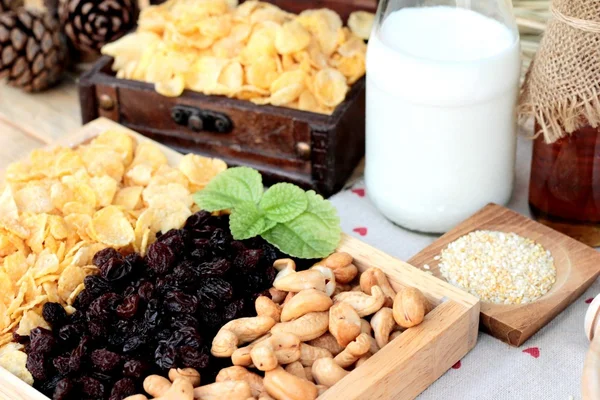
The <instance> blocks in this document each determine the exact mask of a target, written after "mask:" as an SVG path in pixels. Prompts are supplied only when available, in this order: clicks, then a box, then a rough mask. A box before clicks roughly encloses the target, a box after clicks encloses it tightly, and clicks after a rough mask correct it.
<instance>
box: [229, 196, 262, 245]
mask: <svg viewBox="0 0 600 400" xmlns="http://www.w3.org/2000/svg"><path fill="white" fill-rule="evenodd" d="M272 227H273V224H272V223H270V222H269V221H267V219H266V218H265V216H264V214H263V213H262V212H261V211H260V210H259V209H258V207H257V206H256V204H254V203H252V202H245V203H239V204H238V205H237V206H236V207H235V208H234V209H233V211H232V212H231V215H230V216H229V229H230V230H231V234H232V235H233V238H234V239H235V240H245V239H250V238H253V237H255V236H258V235H260V234H261V233H263V232H264V231H266V230H268V229H271V228H272Z"/></svg>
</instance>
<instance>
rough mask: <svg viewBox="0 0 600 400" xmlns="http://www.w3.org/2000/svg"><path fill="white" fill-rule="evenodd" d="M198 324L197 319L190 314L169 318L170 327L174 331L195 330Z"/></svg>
mask: <svg viewBox="0 0 600 400" xmlns="http://www.w3.org/2000/svg"><path fill="white" fill-rule="evenodd" d="M198 324H199V322H198V319H197V318H196V317H194V316H192V315H190V314H180V315H173V316H172V317H171V326H172V327H173V328H175V329H181V328H187V327H191V328H195V327H197V326H198Z"/></svg>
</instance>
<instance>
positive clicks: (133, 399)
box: [123, 394, 148, 400]
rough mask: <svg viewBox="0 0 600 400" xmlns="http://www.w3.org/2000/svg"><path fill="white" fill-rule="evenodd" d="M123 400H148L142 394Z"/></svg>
mask: <svg viewBox="0 0 600 400" xmlns="http://www.w3.org/2000/svg"><path fill="white" fill-rule="evenodd" d="M123 400H148V398H147V397H146V396H144V395H143V394H134V395H133V396H129V397H125V399H123Z"/></svg>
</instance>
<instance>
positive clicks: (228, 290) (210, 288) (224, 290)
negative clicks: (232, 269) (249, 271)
mask: <svg viewBox="0 0 600 400" xmlns="http://www.w3.org/2000/svg"><path fill="white" fill-rule="evenodd" d="M202 284H203V286H202V288H201V289H200V291H201V292H202V293H203V294H204V295H206V296H207V297H211V298H213V299H214V300H216V301H217V302H219V303H225V302H228V301H229V300H231V298H232V297H233V287H232V286H231V284H230V283H229V282H227V281H226V280H224V279H221V278H206V279H205V280H204V281H203V283H202Z"/></svg>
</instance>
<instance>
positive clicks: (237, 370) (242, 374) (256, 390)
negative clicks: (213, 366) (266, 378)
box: [215, 366, 265, 397]
mask: <svg viewBox="0 0 600 400" xmlns="http://www.w3.org/2000/svg"><path fill="white" fill-rule="evenodd" d="M215 381H216V382H228V381H244V382H246V383H247V384H248V386H250V391H251V392H252V396H253V397H258V396H260V394H261V393H263V392H264V391H265V385H264V384H263V378H261V377H260V376H259V375H258V374H255V373H254V372H250V371H248V370H247V369H246V368H244V367H239V366H233V367H229V368H223V369H222V370H220V371H219V374H218V375H217V378H216V379H215Z"/></svg>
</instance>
